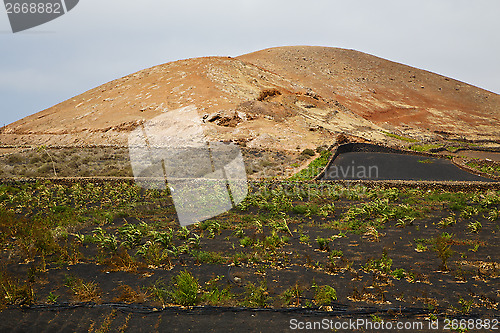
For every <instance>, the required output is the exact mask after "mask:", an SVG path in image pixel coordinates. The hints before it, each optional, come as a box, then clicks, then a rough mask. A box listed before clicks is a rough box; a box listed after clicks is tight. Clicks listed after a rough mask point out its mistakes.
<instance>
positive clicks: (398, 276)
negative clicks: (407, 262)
mask: <svg viewBox="0 0 500 333" xmlns="http://www.w3.org/2000/svg"><path fill="white" fill-rule="evenodd" d="M392 276H394V278H396V279H398V280H401V279H404V278H405V277H406V271H405V270H404V269H403V268H398V269H395V270H394V271H393V272H392Z"/></svg>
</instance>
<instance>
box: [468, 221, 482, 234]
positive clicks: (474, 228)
mask: <svg viewBox="0 0 500 333" xmlns="http://www.w3.org/2000/svg"><path fill="white" fill-rule="evenodd" d="M482 227H483V226H482V224H481V222H479V221H471V222H469V224H468V225H467V228H468V229H469V231H470V232H473V233H478V232H479V231H480V230H481V229H482Z"/></svg>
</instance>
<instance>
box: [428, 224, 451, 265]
mask: <svg viewBox="0 0 500 333" xmlns="http://www.w3.org/2000/svg"><path fill="white" fill-rule="evenodd" d="M451 238H452V235H450V234H448V233H443V234H441V235H439V236H437V237H436V238H434V240H433V242H432V243H433V248H432V249H433V250H434V251H435V252H436V253H437V255H438V256H439V258H440V259H441V269H443V270H445V271H447V270H448V259H449V258H450V257H451V256H452V255H453V253H454V251H453V250H452V249H451V244H450V240H451Z"/></svg>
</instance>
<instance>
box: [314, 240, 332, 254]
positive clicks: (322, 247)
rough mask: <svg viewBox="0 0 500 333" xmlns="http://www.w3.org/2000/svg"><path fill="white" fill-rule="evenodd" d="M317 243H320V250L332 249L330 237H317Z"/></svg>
mask: <svg viewBox="0 0 500 333" xmlns="http://www.w3.org/2000/svg"><path fill="white" fill-rule="evenodd" d="M316 243H318V246H319V250H320V251H328V250H329V249H330V246H329V244H328V243H329V242H328V239H326V238H322V237H318V238H316Z"/></svg>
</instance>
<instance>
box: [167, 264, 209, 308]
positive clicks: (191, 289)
mask: <svg viewBox="0 0 500 333" xmlns="http://www.w3.org/2000/svg"><path fill="white" fill-rule="evenodd" d="M172 284H173V288H172V290H171V291H170V293H169V296H170V298H171V300H172V302H173V303H174V304H178V305H183V306H192V305H196V304H198V303H199V302H200V301H201V298H200V296H199V293H200V285H199V283H198V279H196V278H195V277H194V276H193V275H192V274H191V273H190V272H188V271H186V270H184V271H181V272H179V274H177V275H176V276H174V277H173V278H172Z"/></svg>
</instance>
